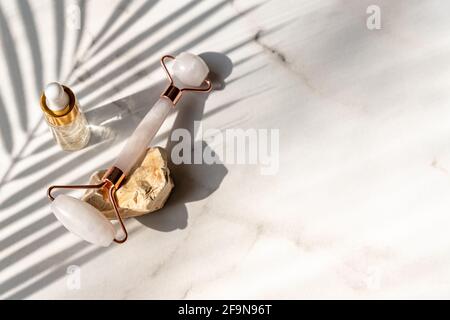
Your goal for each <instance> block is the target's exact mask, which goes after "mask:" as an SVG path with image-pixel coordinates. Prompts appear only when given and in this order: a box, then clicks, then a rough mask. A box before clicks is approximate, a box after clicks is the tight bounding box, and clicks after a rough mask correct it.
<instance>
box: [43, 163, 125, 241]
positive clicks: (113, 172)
mask: <svg viewBox="0 0 450 320" xmlns="http://www.w3.org/2000/svg"><path fill="white" fill-rule="evenodd" d="M124 179H125V175H124V174H123V172H122V170H120V169H119V168H117V167H112V168H110V169H108V171H106V173H105V174H104V176H103V178H102V182H101V183H99V184H87V185H73V186H62V185H61V186H51V187H50V188H48V190H47V196H48V197H49V199H50V200H51V201H53V200H55V197H53V195H52V191H53V190H54V189H102V190H103V191H104V196H105V195H106V196H107V198H108V199H109V202H110V203H111V204H112V206H113V208H114V212H115V214H116V218H117V221H119V224H120V227H121V229H122V231H123V233H124V237H123V238H122V239H117V238H114V242H116V243H124V242H125V241H127V239H128V232H127V228H126V227H125V224H124V223H123V220H122V217H121V216H120V212H119V205H118V203H117V197H116V192H117V189H119V188H120V185H121V184H122V181H123V180H124Z"/></svg>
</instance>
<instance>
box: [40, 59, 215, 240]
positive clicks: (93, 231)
mask: <svg viewBox="0 0 450 320" xmlns="http://www.w3.org/2000/svg"><path fill="white" fill-rule="evenodd" d="M168 59H172V60H175V61H174V64H173V74H174V75H175V77H176V78H177V79H178V80H180V81H181V82H182V83H183V85H185V86H186V87H184V88H181V89H180V88H178V87H177V86H175V84H174V80H173V78H172V75H171V74H170V72H169V70H168V69H167V66H166V60H168ZM161 65H162V67H163V68H164V71H165V72H166V75H167V77H168V79H169V81H170V83H169V85H168V87H167V88H166V90H165V91H164V92H163V93H162V94H161V97H160V99H159V100H158V101H157V102H156V103H155V105H154V106H153V107H152V108H151V109H150V111H149V112H148V113H147V115H146V116H145V117H144V119H142V121H141V122H140V123H139V125H138V126H137V128H136V129H135V131H134V133H133V134H132V135H131V137H130V138H129V139H128V141H127V142H126V144H125V146H124V148H123V149H122V151H121V153H120V154H119V156H118V157H117V159H116V161H115V162H114V164H113V166H112V167H111V168H110V169H108V170H107V172H106V173H105V175H104V176H103V178H102V182H101V183H100V184H97V185H73V186H51V187H50V188H49V189H48V197H49V198H50V200H52V203H51V210H52V211H53V213H54V214H55V216H56V218H57V219H58V220H59V221H60V222H61V223H62V224H63V225H64V226H65V227H66V228H67V229H68V230H69V231H71V232H72V233H74V234H76V235H78V236H79V237H80V238H82V239H83V240H86V241H88V242H90V243H93V244H96V245H99V246H104V247H106V246H109V245H110V244H111V243H112V241H115V242H117V243H123V242H125V241H126V240H127V237H128V233H127V230H126V228H125V225H124V223H123V221H122V218H121V216H120V213H119V206H118V204H117V198H116V191H117V189H119V188H120V186H121V184H122V182H123V180H124V179H125V177H126V176H127V175H128V174H129V173H130V171H131V169H132V168H133V167H134V165H135V164H136V163H137V161H139V160H140V159H141V158H142V157H143V156H144V154H145V152H146V150H147V147H148V145H149V144H150V142H151V141H152V139H153V138H154V136H155V135H156V133H157V132H158V130H159V128H160V127H161V125H162V123H163V122H164V120H165V119H166V117H167V115H168V114H169V112H170V110H171V108H173V107H174V106H175V105H176V104H177V102H178V101H179V100H180V98H181V96H182V94H183V93H184V92H187V91H194V92H209V91H211V88H212V85H211V82H210V81H209V80H206V77H207V75H208V73H209V69H208V66H207V65H206V63H205V62H204V61H203V60H202V59H201V58H200V57H199V56H196V55H194V54H191V53H187V52H184V53H181V54H180V55H178V56H177V57H176V58H175V57H173V56H170V55H166V56H164V57H162V58H161ZM54 189H102V191H103V194H104V196H105V198H107V199H109V201H110V202H111V204H112V206H113V208H114V211H115V214H116V217H117V220H118V222H119V224H120V227H121V229H122V230H123V233H124V236H123V237H122V238H121V239H117V238H116V231H115V229H114V226H113V225H112V223H111V222H110V221H109V220H108V219H107V218H106V217H105V216H104V215H103V214H102V213H101V212H100V211H99V210H97V209H96V208H94V207H93V206H91V205H90V204H88V203H85V202H83V201H81V200H79V199H77V198H74V197H71V196H67V195H58V196H56V197H54V196H53V195H52V192H53V190H54Z"/></svg>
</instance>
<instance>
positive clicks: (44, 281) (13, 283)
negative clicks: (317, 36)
mask: <svg viewBox="0 0 450 320" xmlns="http://www.w3.org/2000/svg"><path fill="white" fill-rule="evenodd" d="M56 1H57V0H56ZM61 8H62V10H64V6H61V7H59V9H57V8H55V14H57V12H58V11H60V10H61ZM251 10H253V9H252V8H251V9H249V10H247V11H245V12H243V13H241V14H239V15H238V16H235V17H232V18H230V19H227V20H225V21H223V22H222V23H219V24H218V25H216V26H215V27H212V28H210V29H208V30H206V31H205V32H204V33H203V34H202V35H200V36H198V37H197V38H195V39H194V40H192V41H190V42H188V43H187V44H185V45H184V46H182V47H181V48H179V49H178V51H184V50H187V49H189V48H190V47H191V46H194V45H195V44H197V43H199V42H201V41H203V40H205V39H207V38H209V37H211V36H212V35H214V34H215V33H216V32H217V31H218V30H220V28H223V27H224V26H226V25H228V24H230V23H233V22H234V21H236V20H237V19H238V18H240V17H242V16H243V15H245V14H247V13H248V12H250V11H251ZM194 19H196V18H194ZM55 20H57V18H55ZM195 25H196V23H195V22H191V23H190V24H188V25H187V26H188V27H191V28H192V27H193V26H195ZM181 31H185V30H181ZM182 33H183V32H182ZM57 38H58V39H59V41H58V42H59V43H58V45H57V48H59V49H58V50H60V52H61V55H59V56H62V53H63V50H64V36H63V37H62V38H61V37H60V36H58V32H57ZM174 39H176V37H175V38H174ZM168 43H169V42H167V43H164V44H160V45H159V48H160V49H162V48H164V47H165V46H166V45H167V44H168ZM242 45H244V43H243V44H242ZM236 48H239V46H237V47H236ZM150 52H151V51H150ZM59 63H62V59H61V60H59ZM157 66H158V63H152V64H151V65H150V67H148V66H147V67H146V69H150V70H153V69H155V68H156V67H157ZM61 68H62V66H60V67H59V69H58V70H59V72H58V74H59V73H60V72H61ZM135 81H136V80H135ZM133 82H134V81H131V82H128V83H127V82H126V81H123V82H122V85H123V87H121V88H124V87H125V86H129V85H130V84H131V83H133ZM233 103H234V102H232V103H230V104H227V105H224V106H223V108H220V107H219V108H216V109H215V110H214V112H213V113H212V114H216V113H217V112H219V111H221V110H223V109H226V108H228V107H229V106H231V105H232V104H233ZM205 116H207V114H205ZM48 143H49V142H48V141H45V142H44V143H43V144H42V145H41V146H38V147H37V149H38V150H42V149H43V148H45V147H46V146H48ZM155 143H158V141H155ZM99 147H100V151H106V150H107V149H108V148H109V147H110V145H104V146H96V148H95V149H96V151H97V152H95V153H94V152H89V151H88V152H86V153H84V154H83V155H82V156H80V157H76V158H75V159H73V160H70V163H72V164H74V165H76V163H79V161H88V160H90V159H92V158H93V157H94V156H96V155H98V151H99V149H98V148H99ZM65 166H66V165H64V166H60V167H59V168H57V169H56V170H55V172H54V173H52V174H50V176H47V177H45V178H42V179H39V180H38V181H36V182H34V183H32V184H31V185H30V186H28V187H26V188H25V189H24V190H21V191H22V192H21V193H20V194H15V195H13V200H15V201H22V200H23V198H24V197H27V196H28V195H30V194H33V193H34V192H35V191H36V190H38V189H39V188H43V184H44V183H48V181H56V180H57V179H58V178H59V177H61V176H62V175H63V174H64V172H65V170H63V169H64V168H63V167H65ZM45 203H46V202H44V201H40V200H38V201H37V202H36V203H34V204H31V205H30V206H28V207H27V208H29V210H32V209H33V210H36V207H38V208H39V207H42V206H44V205H45ZM12 204H13V202H11V201H9V202H7V203H6V207H8V206H9V205H12ZM4 206H5V203H4V204H3V205H2V207H4ZM26 211H27V210H22V211H21V213H18V214H17V215H14V216H15V218H19V219H20V218H21V217H24V216H26V214H27V212H26ZM8 222H9V223H12V222H14V220H13V219H11V220H8ZM54 222H55V220H54V217H53V216H51V215H50V214H49V215H46V216H44V217H43V218H41V219H39V220H38V221H37V223H36V224H35V225H34V226H29V227H25V230H24V231H25V234H23V233H21V230H19V231H18V234H20V235H25V236H28V235H30V234H33V233H35V232H36V231H37V230H39V229H40V228H43V227H45V226H48V225H49V224H52V223H54ZM62 234H63V233H62V231H61V230H60V229H59V228H57V229H55V230H53V231H50V232H49V233H47V234H45V235H43V236H42V237H41V238H40V239H39V240H38V241H37V242H36V244H35V245H34V246H31V247H22V248H21V249H19V250H18V251H16V252H14V253H13V254H12V255H10V256H9V257H7V258H6V261H7V262H8V263H9V265H10V266H11V265H13V264H14V263H16V261H18V260H21V259H22V258H23V257H25V256H26V255H27V254H29V253H30V252H34V251H35V250H37V249H39V248H40V247H42V246H44V245H46V244H48V243H50V242H51V241H54V240H55V239H57V238H58V237H59V236H61V235H62ZM19 239H20V238H17V237H13V238H7V239H6V240H7V241H6V242H2V243H1V244H2V246H1V247H4V246H5V245H6V246H8V245H10V244H12V243H14V242H15V241H17V240H19ZM85 248H86V246H85V244H84V243H78V244H75V245H74V246H72V247H69V248H67V249H65V250H62V251H61V252H59V253H57V254H55V255H54V256H52V257H51V259H50V260H44V261H41V262H40V263H39V262H38V263H37V264H36V265H32V266H30V267H29V268H27V269H26V270H24V271H22V272H19V273H17V274H16V275H15V276H14V277H13V278H11V279H10V280H9V281H7V283H4V284H2V285H0V292H3V291H4V290H6V291H9V290H11V289H13V288H15V287H17V286H18V285H21V284H23V283H24V282H26V281H28V280H29V279H30V278H31V277H34V276H37V275H40V274H42V273H44V271H47V270H48V268H49V267H50V266H53V265H54V263H55V262H60V261H61V260H63V261H67V260H68V259H70V257H72V256H73V255H75V254H77V253H79V252H80V251H82V250H83V249H85ZM102 252H104V251H103V250H100V251H97V250H94V251H93V252H90V253H88V254H86V255H84V256H82V257H81V258H79V259H78V258H77V259H74V260H71V261H76V262H78V263H77V264H78V265H79V264H81V263H85V262H88V261H89V260H90V259H92V258H93V257H95V256H97V255H99V254H101V253H102ZM78 260H79V261H78ZM64 274H65V268H64V266H61V267H60V268H58V269H57V270H56V271H55V272H50V273H49V274H47V275H44V276H43V277H41V278H39V279H38V280H37V281H35V282H32V283H31V284H27V285H26V286H25V287H24V288H22V289H20V291H18V292H16V293H15V294H14V295H13V297H26V296H29V295H31V294H32V293H34V292H36V291H38V290H40V289H42V288H43V287H45V286H48V285H49V283H51V282H53V281H55V280H57V279H58V278H60V277H61V276H63V275H64Z"/></svg>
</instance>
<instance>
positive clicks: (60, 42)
mask: <svg viewBox="0 0 450 320" xmlns="http://www.w3.org/2000/svg"><path fill="white" fill-rule="evenodd" d="M53 8H54V17H55V36H56V76H57V77H60V76H61V70H62V62H63V53H64V39H65V30H66V28H65V26H66V24H65V18H64V17H65V10H64V8H65V0H53Z"/></svg>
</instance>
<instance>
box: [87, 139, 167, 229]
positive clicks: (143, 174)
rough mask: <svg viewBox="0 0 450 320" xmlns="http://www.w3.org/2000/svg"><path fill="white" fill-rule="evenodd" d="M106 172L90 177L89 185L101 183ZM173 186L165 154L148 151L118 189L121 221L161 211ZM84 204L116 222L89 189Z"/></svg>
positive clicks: (95, 192)
mask: <svg viewBox="0 0 450 320" xmlns="http://www.w3.org/2000/svg"><path fill="white" fill-rule="evenodd" d="M105 171H106V170H100V171H97V172H95V173H93V174H92V176H91V179H90V183H91V184H97V183H99V182H100V180H101V178H102V177H103V174H104V173H105ZM173 187H174V184H173V181H172V178H171V177H170V171H169V168H168V167H167V154H166V152H165V150H164V149H162V148H150V149H148V151H147V154H146V156H145V158H144V160H143V161H142V163H141V165H140V166H139V167H136V168H135V169H134V170H133V171H132V172H131V174H130V175H129V176H128V178H127V179H126V180H125V182H124V184H122V186H121V187H120V188H119V190H117V200H118V204H119V206H120V208H121V209H120V213H121V216H122V217H123V218H130V217H137V216H142V215H144V214H147V213H150V212H153V211H156V210H159V209H161V208H162V207H163V206H164V204H165V203H166V200H167V198H168V197H169V195H170V192H171V191H172V189H173ZM82 200H83V201H86V202H87V203H89V204H91V205H93V206H94V207H96V208H97V209H99V210H100V211H101V212H102V213H103V214H104V215H105V216H106V217H107V218H108V219H111V220H113V219H115V214H114V210H113V208H112V206H111V204H110V203H109V201H105V200H104V199H103V196H102V194H101V192H99V191H98V190H88V191H86V193H85V195H84V196H83V198H82Z"/></svg>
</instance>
